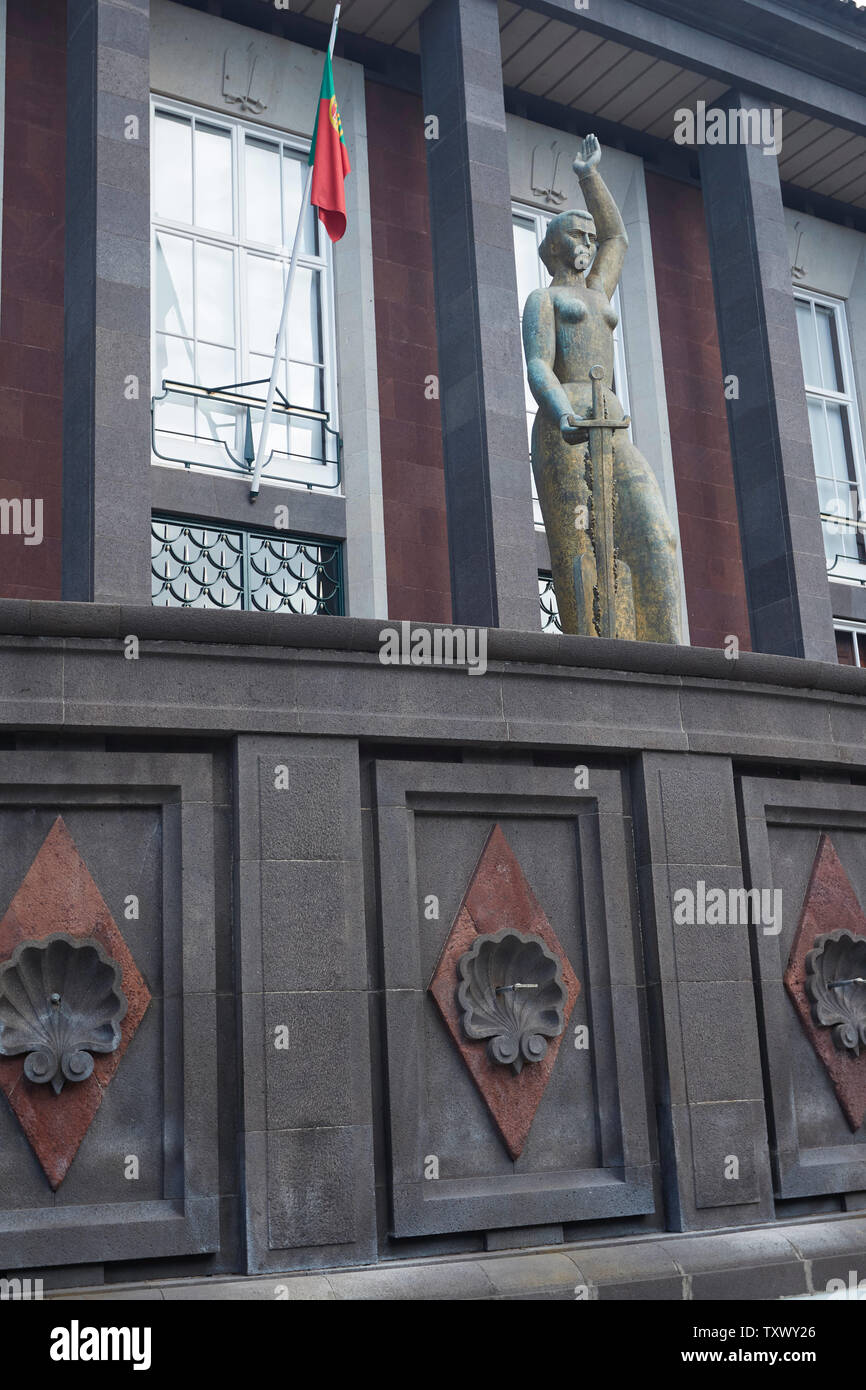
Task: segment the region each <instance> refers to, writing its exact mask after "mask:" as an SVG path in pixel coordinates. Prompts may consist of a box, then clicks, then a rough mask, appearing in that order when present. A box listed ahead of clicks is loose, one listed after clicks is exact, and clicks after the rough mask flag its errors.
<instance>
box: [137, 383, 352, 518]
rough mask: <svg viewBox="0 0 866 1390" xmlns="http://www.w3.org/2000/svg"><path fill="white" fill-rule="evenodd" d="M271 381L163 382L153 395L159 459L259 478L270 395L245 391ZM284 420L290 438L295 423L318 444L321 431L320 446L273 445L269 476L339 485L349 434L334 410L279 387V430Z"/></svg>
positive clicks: (275, 420)
mask: <svg viewBox="0 0 866 1390" xmlns="http://www.w3.org/2000/svg"><path fill="white" fill-rule="evenodd" d="M267 384H268V383H267V381H266V380H263V381H239V382H236V383H234V384H233V385H230V386H212V387H209V386H194V385H192V384H190V383H189V382H183V381H169V380H167V379H166V380H163V383H162V391H161V392H160V394H159V395H157V396H154V397H153V398H152V400H151V447H152V449H153V454H154V458H157V459H159V460H160V462H161V463H170V464H181V465H182V466H183V467H184V468H193V467H195V468H208V469H212V470H215V471H216V472H220V473H230V474H232V475H233V476H235V477H237V475H238V474H241V475H246V476H249V477H252V474H253V468H254V465H255V459H256V445H257V441H258V436H259V431H260V427H261V421H262V418H263V416H264V412H265V401H264V398H263V397H259V396H251V395H249V394H246V393H245V389H244V388H248V387H256V386H261V387H267ZM300 422H307V423H306V425H302V424H301V423H300ZM180 423H184V424H186V423H189V424H190V425H192V428H191V429H182V428H177V426H178V424H180ZM280 425H282V428H283V430H284V431H286V432H287V443H289V442H290V432H291V430H292V427H293V425H294V426H295V428H304V429H305V432H306V433H308V434H309V437H310V442H311V443H312V442H313V441H314V440H315V438H316V435H317V434H319V439H320V443H321V449H320V451H319V452H316V451H315V449H314V450H312V451H311V452H309V453H305V452H303V450H299V449H294V448H291V449H277V448H272V449H270V450H269V452H268V456H267V458H266V459H265V461H264V464H263V466H262V478H263V479H264V480H265V481H271V482H279V483H283V484H289V485H291V486H297V487H306V488H308V489H309V490H310V491H312V490H313V489H314V488H316V489H325V490H327V491H329V492H337V491H339V489H340V487H341V486H342V477H343V440H342V436H341V435H340V434H339V432H338V431H337V430H335V429H333V428H332V426H331V424H330V415H329V414H328V411H326V410H314V409H311V408H309V407H307V406H299V405H292V404H291V402H289V401H287V400H286V398H285V396H284V395H283V393H282V391H280V390H279V389H278V390H277V398H276V400H275V402H274V408H273V424H272V431H274V432H275V431H276V430H278V429H279V427H280ZM256 426H258V428H256ZM327 479H329V480H327Z"/></svg>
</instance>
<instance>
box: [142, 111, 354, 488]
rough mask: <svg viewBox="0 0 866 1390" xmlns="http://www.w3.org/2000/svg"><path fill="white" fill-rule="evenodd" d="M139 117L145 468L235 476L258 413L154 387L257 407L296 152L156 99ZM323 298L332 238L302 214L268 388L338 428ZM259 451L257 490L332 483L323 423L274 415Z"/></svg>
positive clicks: (282, 274) (270, 343) (290, 214)
mask: <svg viewBox="0 0 866 1390" xmlns="http://www.w3.org/2000/svg"><path fill="white" fill-rule="evenodd" d="M151 121H152V127H151V149H152V156H151V183H152V194H151V208H152V214H151V218H152V237H153V242H152V257H153V258H152V323H153V353H152V356H153V362H152V370H153V395H154V450H155V458H154V462H159V463H163V462H172V463H176V464H179V465H180V466H185V465H192V466H194V467H200V468H214V467H217V468H221V469H224V470H228V471H230V472H231V471H241V470H242V468H243V459H244V456H245V454H246V455H249V453H250V447H251V445H252V447H253V448H255V446H257V444H258V437H259V432H260V428H261V421H262V411H261V410H260V409H257V408H255V407H254V408H252V409H250V410H249V411H247V409H246V408H245V407H244V406H243V405H242V404H233V403H231V402H226V401H225V400H221V401H212V400H207V399H202V398H201V397H200V396H199V397H196V396H195V395H192V394H185V393H183V392H179V391H174V390H169V391H168V392H167V393H166V392H164V390H163V384H164V382H165V381H172V382H180V383H186V384H188V385H190V386H194V387H199V388H201V387H204V388H206V389H208V390H212V389H214V388H218V387H227V386H235V387H239V388H240V391H239V394H240V395H241V396H242V397H255V398H256V399H264V397H265V395H266V392H267V378H268V377H269V375H270V371H271V366H272V362H273V350H274V342H275V339H276V334H277V327H278V324H279V318H280V312H281V309H282V302H283V292H284V289H285V283H286V276H287V272H288V266H289V261H290V258H291V249H292V243H293V241H294V236H295V229H296V227H297V222H298V214H299V210H300V204H301V196H302V190H303V183H304V177H305V174H306V167H307V155H308V147H307V148H306V149H305V148H304V146H303V144H302V143H301V142H299V141H297V140H295V139H293V138H290V137H289V136H286V135H282V134H281V133H280V132H277V131H274V130H269V129H267V128H264V127H259V126H256V125H254V124H252V123H251V122H248V121H244V120H239V119H235V118H232V117H228V116H222V115H217V114H214V113H212V112H209V111H204V110H200V109H198V108H196V107H192V106H189V105H186V104H184V103H180V102H177V101H170V100H167V99H163V98H156V97H155V98H154V99H153V101H152V104H151ZM333 301H334V296H333V288H332V272H331V247H330V242H329V240H328V237H327V236H326V235H324V234H323V232H322V230H321V228H320V226H319V222H318V219H317V217H316V214H315V210H314V209H312V208H310V209H308V210H307V213H306V214H305V218H304V235H303V238H302V245H301V253H300V258H299V262H298V270H297V274H296V277H295V284H294V291H293V297H292V309H291V314H290V317H289V324H288V331H287V336H286V348H287V350H286V353H285V354H284V356H283V358H282V361H281V363H280V375H279V378H278V388H279V390H280V391H281V392H282V393H283V396H284V398H285V400H286V401H287V402H289V403H290V404H291V405H292V406H296V407H301V408H303V409H306V410H313V411H319V412H326V413H327V416H328V419H327V424H328V425H329V426H330V427H331V428H333V429H336V428H337V418H336V417H337V397H336V359H335V346H334V324H333V314H334V309H333ZM247 383H258V384H255V385H252V384H247ZM250 433H251V435H252V439H251V440H250ZM270 450H273V455H272V457H271V460H270V462H269V463H268V464H267V465H266V468H265V472H264V474H263V477H264V479H265V481H268V482H272V483H280V484H283V485H285V486H290V485H292V484H296V485H300V486H309V485H310V484H312V485H313V486H320V487H327V488H334V487H335V486H336V485H337V480H338V467H337V452H336V436H335V435H333V434H330V433H329V432H328V430H327V429H325V427H324V423H323V421H322V420H321V419H318V420H317V419H307V418H304V417H302V416H298V415H287V414H286V413H284V412H283V413H277V414H275V416H274V419H273V423H272V427H271V435H270V441H269V451H270ZM228 451H231V454H233V455H234V458H235V460H240V461H241V462H240V463H233V462H232V458H231V457H230V454H229V452H228Z"/></svg>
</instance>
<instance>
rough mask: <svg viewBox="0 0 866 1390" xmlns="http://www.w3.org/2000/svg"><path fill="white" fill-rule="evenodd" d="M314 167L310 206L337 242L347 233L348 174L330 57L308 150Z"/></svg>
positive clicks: (326, 56) (347, 155)
mask: <svg viewBox="0 0 866 1390" xmlns="http://www.w3.org/2000/svg"><path fill="white" fill-rule="evenodd" d="M309 162H310V164H312V166H313V187H312V190H311V193H310V202H311V203H312V204H313V207H316V208H318V209H319V217H320V218H321V220H322V222H323V223H324V224H325V231H326V232H327V233H328V236H329V237H330V238H331V240H332V241H339V240H340V237H341V236H343V235H344V233H345V231H346V192H345V189H344V187H343V183H344V181H345V178H346V175H347V174H348V173H350V172H351V167H352V166H351V165H350V163H349V153H348V151H347V149H346V143H345V141H344V139H343V122H342V121H341V120H340V108H339V106H338V105H337V98H336V96H335V94H334V70H333V68H332V67H331V55H330V53H326V54H325V71H324V72H323V74H322V90H321V92H320V93H319V109H318V111H317V112H316V129H315V130H314V132H313V144H312V147H311V149H310V159H309Z"/></svg>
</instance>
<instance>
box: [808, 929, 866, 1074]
mask: <svg viewBox="0 0 866 1390" xmlns="http://www.w3.org/2000/svg"><path fill="white" fill-rule="evenodd" d="M806 993H807V994H808V996H809V998H810V999H811V1001H812V1015H813V1017H814V1019H815V1022H816V1023H820V1024H823V1025H824V1027H827V1028H832V1029H833V1041H834V1043H835V1044H836V1046H837V1047H838V1048H839V1049H840V1050H841V1049H844V1050H845V1051H847V1052H853V1053H854V1056H855V1057H859V1056H860V1048H861V1047H866V937H864V936H855V935H854V934H853V933H852V932H849V931H844V930H840V931H834V932H829V933H827V935H826V936H819V937H818V938H817V940H816V942H815V946H814V948H813V949H812V950H811V951H810V952H809V954H808V955H807V956H806Z"/></svg>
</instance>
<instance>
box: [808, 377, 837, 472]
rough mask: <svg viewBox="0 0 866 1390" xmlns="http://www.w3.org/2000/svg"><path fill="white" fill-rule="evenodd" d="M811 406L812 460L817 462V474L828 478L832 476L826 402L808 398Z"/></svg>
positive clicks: (811, 397)
mask: <svg viewBox="0 0 866 1390" xmlns="http://www.w3.org/2000/svg"><path fill="white" fill-rule="evenodd" d="M808 406H809V429H810V431H811V434H812V458H813V459H814V461H815V472H816V473H817V474H818V475H819V476H820V477H824V478H827V477H829V476H830V475H831V472H832V469H831V466H830V445H829V442H828V440H827V426H826V424H825V422H824V402H823V401H819V400H816V399H815V397H814V396H810V397H809V398H808Z"/></svg>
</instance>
